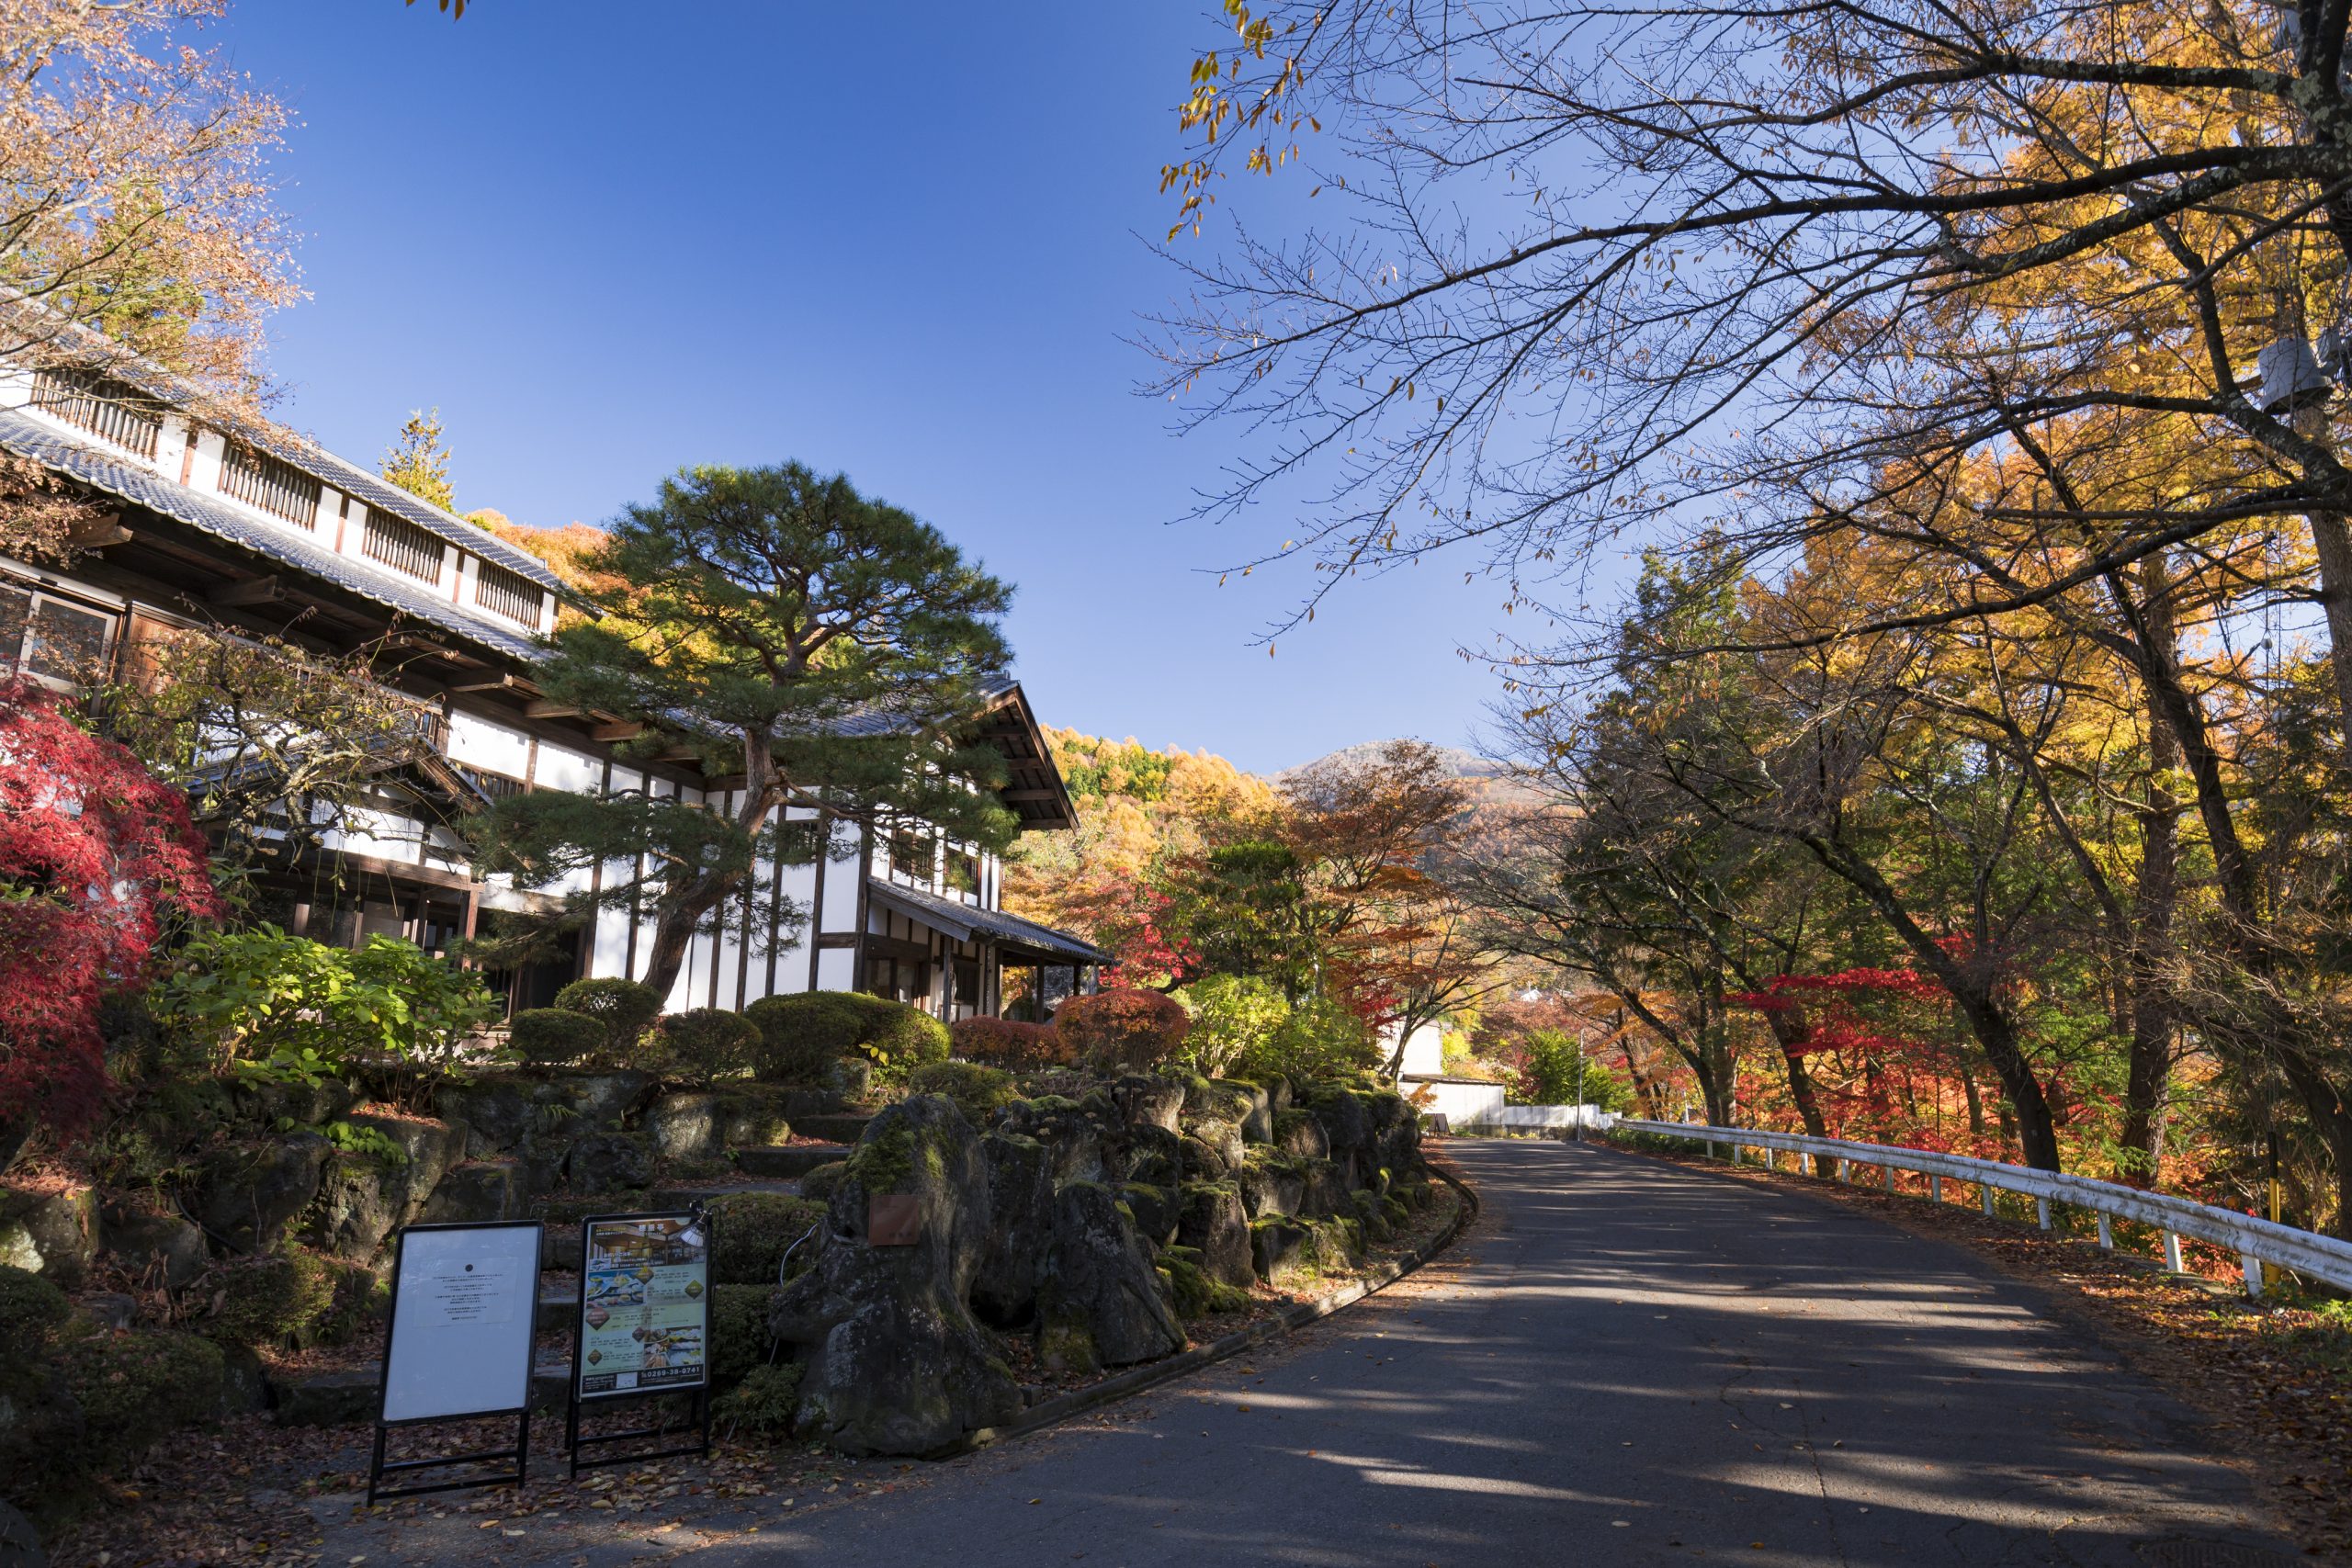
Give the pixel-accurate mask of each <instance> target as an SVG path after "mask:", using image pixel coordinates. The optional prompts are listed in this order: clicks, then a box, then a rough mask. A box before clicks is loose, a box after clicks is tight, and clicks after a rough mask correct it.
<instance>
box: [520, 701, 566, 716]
mask: <svg viewBox="0 0 2352 1568" xmlns="http://www.w3.org/2000/svg"><path fill="white" fill-rule="evenodd" d="M523 716H524V717H526V718H578V717H579V716H580V709H578V708H576V707H572V706H571V705H569V704H566V703H559V702H551V701H549V700H548V698H546V697H533V698H532V699H531V700H530V701H529V702H527V703H525V704H524V705H523Z"/></svg>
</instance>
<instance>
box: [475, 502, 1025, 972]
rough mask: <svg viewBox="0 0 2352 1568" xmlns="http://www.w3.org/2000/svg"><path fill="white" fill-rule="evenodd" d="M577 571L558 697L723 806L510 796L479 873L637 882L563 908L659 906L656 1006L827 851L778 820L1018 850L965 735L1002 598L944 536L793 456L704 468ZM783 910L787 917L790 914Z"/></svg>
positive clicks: (631, 797)
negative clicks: (910, 822)
mask: <svg viewBox="0 0 2352 1568" xmlns="http://www.w3.org/2000/svg"><path fill="white" fill-rule="evenodd" d="M584 566H585V568H586V570H585V571H584V572H583V575H582V581H585V582H588V583H590V584H593V585H594V586H592V587H590V588H588V589H587V590H586V591H585V593H586V597H588V599H589V600H590V601H591V602H592V604H593V605H594V608H595V609H596V610H597V611H598V612H600V614H599V615H596V616H594V617H593V618H590V617H582V618H579V619H575V620H571V621H569V622H567V623H566V624H565V625H564V626H563V627H562V628H561V629H560V631H559V632H558V634H557V637H556V646H555V651H554V654H553V657H552V658H551V659H550V660H549V661H548V663H547V665H546V666H545V667H544V668H543V670H542V673H541V684H542V686H543V687H544V689H545V690H546V692H547V694H548V697H549V698H550V699H551V700H554V701H557V702H560V703H562V704H564V705H568V706H572V707H577V708H579V709H580V710H581V711H582V712H593V713H596V714H603V715H611V716H615V717H616V718H617V719H619V720H621V721H623V722H636V723H638V724H640V725H642V726H643V727H644V728H643V731H642V732H641V733H640V734H639V737H638V738H637V739H635V740H634V741H632V742H631V743H630V747H629V749H630V750H632V751H634V752H635V753H636V754H638V755H642V756H666V757H671V758H673V759H674V758H682V757H683V758H691V759H694V760H696V761H699V762H700V763H701V766H702V769H703V772H704V773H705V774H706V775H707V776H708V777H713V778H717V777H727V778H729V779H730V781H733V787H734V788H735V789H736V790H737V792H738V794H737V797H736V799H735V801H734V804H733V805H732V807H731V808H729V809H728V810H726V811H724V812H721V811H718V810H714V809H707V808H705V807H700V806H691V805H683V804H681V803H679V802H678V801H676V800H674V799H673V800H662V799H656V798H653V797H651V796H650V795H649V794H648V793H647V792H645V791H643V790H635V791H628V792H622V793H616V794H613V795H601V796H587V795H568V794H566V793H564V792H561V791H555V790H543V791H538V792H536V793H533V794H529V795H519V796H516V797H514V798H513V799H510V800H507V801H505V802H503V803H501V805H500V806H499V807H497V808H496V809H495V810H493V811H492V812H490V813H487V814H485V816H483V817H482V818H480V819H479V821H478V825H477V828H476V835H477V836H476V843H477V847H478V852H479V854H478V860H479V864H480V867H481V869H482V870H483V871H486V872H487V871H513V872H515V873H516V874H518V875H519V876H521V877H522V878H524V879H525V880H526V881H535V882H545V881H548V880H552V879H553V878H554V877H556V876H559V875H560V874H563V873H565V872H567V871H570V870H573V869H577V868H580V867H584V866H588V865H592V864H595V863H605V864H606V865H607V866H608V867H609V866H610V865H612V864H614V863H628V864H635V865H639V866H641V867H643V868H644V869H643V871H642V873H641V874H639V875H638V876H635V877H627V876H622V877H615V876H613V875H612V874H609V872H608V873H607V874H606V876H605V879H604V883H603V886H602V888H601V891H600V892H599V893H597V894H596V895H595V896H594V899H593V900H589V899H585V898H582V899H579V900H576V907H575V910H574V913H575V914H576V913H578V912H580V911H579V908H577V905H581V904H586V903H590V902H593V903H594V904H598V905H602V906H603V907H605V908H637V909H639V910H640V911H643V912H645V913H648V914H650V916H651V918H652V919H653V921H654V925H655V931H654V936H653V942H652V951H651V958H650V968H649V971H648V973H647V974H646V975H645V976H643V977H644V979H645V980H646V981H647V982H648V983H649V984H650V985H651V986H653V987H655V988H656V989H657V990H660V991H662V992H664V993H666V992H667V991H668V990H669V988H670V987H671V985H672V984H673V981H674V980H675V978H676V976H677V974H678V972H679V969H680V968H681V966H682V965H683V964H684V960H685V954H686V949H687V944H688V942H690V941H691V940H692V938H693V937H694V935H695V932H696V931H702V930H708V929H712V927H713V926H714V925H715V924H716V923H717V921H718V920H719V919H723V918H724V917H725V915H726V914H728V913H729V912H731V911H734V910H738V909H740V908H742V907H743V904H744V903H746V902H748V903H750V904H751V905H752V907H753V908H754V910H755V911H757V912H755V915H754V918H753V920H752V925H753V928H754V929H755V930H759V929H764V928H765V926H766V924H767V921H766V919H764V918H763V914H764V913H765V911H764V910H763V906H766V905H771V904H774V903H775V896H774V895H773V894H772V893H770V892H769V891H768V890H767V889H764V888H763V887H762V886H759V882H760V879H759V878H756V877H754V876H753V875H752V868H753V866H754V864H755V863H757V861H759V860H762V859H766V860H775V861H782V862H784V863H792V862H794V861H796V860H797V861H799V862H802V863H805V862H807V861H808V860H809V859H810V858H812V857H813V856H814V855H815V854H816V853H818V852H820V848H819V847H818V846H816V845H814V844H811V843H809V842H808V841H807V840H796V839H794V838H792V837H790V836H787V835H786V834H784V833H783V832H781V831H780V830H779V828H778V826H777V824H776V823H775V822H772V821H771V820H770V817H771V814H775V815H777V816H779V817H780V815H781V813H779V812H778V808H779V807H785V806H787V805H800V806H822V807H825V808H827V809H828V810H830V811H831V812H832V813H833V814H834V816H835V818H837V819H844V820H847V821H849V822H852V823H859V822H862V823H865V824H869V825H873V826H876V827H887V826H888V824H889V823H890V822H892V821H893V820H896V819H897V818H901V817H906V818H919V819H921V820H922V821H925V822H929V823H932V824H933V825H934V826H936V827H937V828H938V829H939V830H940V831H942V832H943V833H944V834H946V835H947V836H948V837H949V838H950V839H951V840H961V841H966V842H971V843H977V844H980V845H984V846H986V847H989V848H997V847H1001V845H1003V844H1004V843H1006V842H1008V841H1009V840H1011V838H1012V833H1013V832H1014V830H1015V829H1016V824H1015V822H1014V820H1013V818H1012V814H1011V813H1010V812H1009V811H1007V810H1006V809H1005V808H1004V807H1003V806H1002V805H1001V802H999V801H998V799H997V798H996V796H995V795H994V794H993V793H992V790H991V786H993V785H995V784H998V783H1001V777H1002V765H1003V764H1002V759H1001V757H1000V756H999V755H998V753H997V752H996V751H995V750H993V749H991V748H989V746H987V745H986V744H984V743H976V742H973V741H971V740H969V739H967V735H966V731H967V728H968V724H969V721H970V720H971V718H972V717H973V716H974V715H975V714H976V712H977V711H978V705H979V701H980V688H981V685H982V683H983V682H985V681H986V680H987V679H988V678H989V677H990V676H992V675H995V674H997V673H999V672H1001V671H1003V670H1004V669H1005V667H1006V666H1007V664H1008V663H1009V662H1010V660H1011V657H1012V655H1011V650H1010V649H1008V648H1007V646H1006V644H1005V642H1004V639H1003V637H1002V636H1001V634H1000V633H999V631H998V629H997V626H996V621H997V618H998V617H999V616H1001V615H1002V614H1003V613H1004V610H1005V609H1006V607H1007V605H1008V604H1009V603H1010V601H1011V598H1012V591H1011V590H1010V589H1009V588H1008V587H1007V586H1006V585H1005V584H1004V583H1003V582H1001V581H999V580H998V579H996V578H994V577H992V576H990V575H989V573H988V572H987V571H986V570H983V569H982V568H981V567H980V566H979V565H978V563H975V562H970V561H967V560H966V559H965V558H964V557H963V555H962V554H961V553H960V552H959V551H958V550H957V549H956V547H955V546H954V545H952V544H950V543H949V542H948V541H947V539H946V538H945V537H944V536H942V535H941V534H940V533H939V531H938V530H937V529H935V528H933V527H931V526H930V525H926V524H924V523H922V522H920V521H919V520H917V519H916V518H915V517H914V516H912V515H911V514H910V513H906V512H904V511H902V510H900V509H899V508H898V507H895V506H888V505H885V504H883V503H881V502H876V501H871V500H868V499H866V498H865V497H864V496H861V495H860V494H859V493H858V492H857V491H856V490H855V489H854V487H852V485H851V484H850V482H849V480H848V479H846V478H844V477H842V476H839V475H835V476H833V477H831V478H821V477H820V476H819V475H817V474H815V473H814V472H812V471H811V470H809V468H805V467H803V466H802V465H800V464H797V463H787V464H785V465H782V466H780V467H775V468H749V469H742V468H693V469H688V470H685V471H684V472H682V473H680V474H678V475H677V476H676V477H675V478H673V479H667V480H665V481H663V483H662V489H661V491H660V494H659V496H658V497H657V498H656V500H655V501H654V502H653V503H652V504H650V505H639V506H632V507H630V508H629V509H628V511H627V513H624V514H623V516H622V517H621V518H620V519H619V521H618V522H617V523H616V525H615V526H614V529H613V532H612V535H611V536H610V537H609V538H608V539H607V540H606V541H605V543H604V545H603V546H602V547H600V548H599V549H598V550H597V551H596V552H595V553H594V558H591V559H590V560H588V561H587V562H585V563H584ZM876 716H881V717H883V718H886V719H887V720H888V722H886V723H875V722H872V721H873V720H874V719H875V718H876ZM773 912H774V914H775V916H776V918H777V919H778V921H779V923H780V924H781V923H797V920H798V919H799V918H800V916H801V914H802V912H801V911H798V910H795V909H792V908H775V910H774V911H773Z"/></svg>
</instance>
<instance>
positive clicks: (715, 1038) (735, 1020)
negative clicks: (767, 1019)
mask: <svg viewBox="0 0 2352 1568" xmlns="http://www.w3.org/2000/svg"><path fill="white" fill-rule="evenodd" d="M656 1027H657V1050H658V1054H659V1055H660V1059H661V1065H662V1071H664V1072H666V1073H670V1074H672V1075H673V1076H675V1077H681V1078H684V1079H686V1080H688V1081H689V1082H692V1083H700V1084H707V1083H709V1082H710V1081H711V1080H712V1079H714V1078H719V1077H732V1076H734V1075H735V1074H737V1073H740V1072H742V1071H744V1070H745V1069H746V1068H748V1067H750V1066H751V1065H752V1057H753V1055H755V1054H756V1053H757V1052H758V1050H759V1045H760V1031H759V1026H758V1025H757V1024H755V1023H753V1022H752V1021H751V1020H750V1019H748V1018H745V1017H744V1016H743V1015H742V1014H741V1013H740V1012H729V1011H728V1010H726V1009H724V1008H691V1009H689V1010H686V1011H684V1012H673V1013H672V1014H670V1015H669V1016H668V1017H666V1018H664V1019H663V1020H662V1021H661V1023H660V1024H659V1025H657V1026H656Z"/></svg>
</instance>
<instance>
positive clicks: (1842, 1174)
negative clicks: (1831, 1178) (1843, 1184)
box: [1838, 1159, 1847, 1181]
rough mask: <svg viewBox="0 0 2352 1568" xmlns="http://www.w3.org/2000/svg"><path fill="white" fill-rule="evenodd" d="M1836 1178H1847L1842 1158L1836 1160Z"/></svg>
mask: <svg viewBox="0 0 2352 1568" xmlns="http://www.w3.org/2000/svg"><path fill="white" fill-rule="evenodd" d="M1846 1179H1847V1175H1846V1162H1845V1161H1844V1160H1842V1159H1841V1160H1839V1161H1838V1180H1840V1181H1844V1180H1846Z"/></svg>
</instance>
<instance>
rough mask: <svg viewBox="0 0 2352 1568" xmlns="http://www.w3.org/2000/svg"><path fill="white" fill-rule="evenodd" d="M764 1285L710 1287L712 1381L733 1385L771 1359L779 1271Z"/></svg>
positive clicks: (715, 1384)
mask: <svg viewBox="0 0 2352 1568" xmlns="http://www.w3.org/2000/svg"><path fill="white" fill-rule="evenodd" d="M769 1280H770V1283H768V1284H764V1285H713V1286H712V1287H711V1288H710V1385H711V1387H713V1388H715V1389H729V1388H732V1387H734V1386H735V1385H736V1384H737V1383H739V1382H742V1381H743V1379H744V1377H745V1376H746V1375H747V1374H749V1373H750V1371H752V1368H753V1367H757V1366H761V1365H763V1364H764V1363H765V1362H766V1360H767V1359H768V1347H769V1344H770V1340H769V1337H768V1305H769V1303H771V1302H773V1301H774V1300H775V1285H774V1282H773V1281H774V1280H775V1274H774V1271H773V1270H771V1271H770V1274H769Z"/></svg>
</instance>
